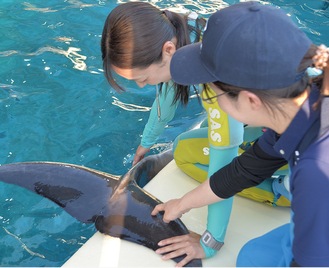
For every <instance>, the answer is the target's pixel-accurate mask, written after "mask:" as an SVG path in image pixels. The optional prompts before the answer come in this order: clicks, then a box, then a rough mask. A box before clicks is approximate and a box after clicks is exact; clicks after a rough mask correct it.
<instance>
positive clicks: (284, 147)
mask: <svg viewBox="0 0 329 268" xmlns="http://www.w3.org/2000/svg"><path fill="white" fill-rule="evenodd" d="M328 58H329V50H328V49H327V48H326V47H325V46H323V45H322V46H316V45H314V44H312V42H311V40H310V39H309V38H307V36H306V35H305V34H304V33H303V32H302V31H301V30H300V29H298V27H297V26H296V25H295V24H294V23H293V22H292V21H291V19H290V18H289V17H288V16H287V15H286V14H285V13H284V12H282V11H281V10H279V9H276V8H273V7H270V6H265V5H262V4H259V3H257V2H244V3H239V4H236V5H232V6H230V7H228V8H224V9H222V10H220V11H218V12H216V13H214V14H213V15H212V16H211V17H210V18H209V21H208V25H207V30H206V31H205V33H204V36H203V40H202V46H201V45H200V44H192V45H188V46H185V47H184V48H181V49H179V50H177V52H176V53H175V54H174V56H173V58H172V61H171V75H172V78H173V80H174V81H175V82H177V83H179V84H183V85H188V84H197V83H210V86H211V88H212V89H213V90H214V91H215V92H216V94H217V97H216V99H217V102H218V104H219V105H220V107H221V108H222V109H223V110H224V111H225V112H227V113H228V114H229V115H230V116H232V117H233V118H235V119H237V120H238V121H241V122H243V123H246V124H250V125H255V126H257V125H258V126H265V127H267V128H268V130H267V131H266V132H265V133H264V134H263V135H262V136H261V137H260V138H259V140H258V141H257V142H255V143H254V144H253V146H252V147H251V148H249V149H248V150H247V151H246V152H245V153H243V154H242V155H240V156H239V157H237V158H235V159H234V160H233V162H232V163H230V164H228V165H226V166H225V167H223V168H221V169H219V170H218V171H217V172H215V173H214V174H213V175H212V176H211V177H210V179H209V180H207V181H205V182H204V183H202V184H201V185H200V186H199V187H197V188H196V189H194V190H192V191H191V192H189V193H187V194H186V195H184V196H183V197H182V198H179V199H174V200H170V201H168V202H166V203H164V204H160V205H158V206H157V207H156V208H155V209H154V211H153V212H152V214H153V215H155V214H157V213H158V212H159V211H164V212H165V213H164V220H165V221H166V222H169V221H171V220H174V219H176V218H178V217H180V216H181V215H182V214H183V213H185V212H187V211H189V210H190V209H192V208H197V207H201V206H205V205H209V204H212V203H215V202H219V201H221V200H225V199H227V198H230V197H232V196H233V195H235V194H236V193H238V192H240V191H242V190H243V189H246V188H248V187H251V186H255V185H257V184H259V183H261V182H262V181H263V180H264V179H265V178H268V177H269V176H271V175H272V173H273V172H274V171H275V170H277V169H278V168H279V167H280V166H282V165H283V164H284V163H285V162H286V161H287V162H288V163H289V167H290V172H291V173H290V193H291V196H292V201H291V212H292V213H291V215H292V216H291V222H290V224H287V225H285V226H281V227H278V228H277V229H275V230H272V231H271V232H269V233H268V234H265V235H264V236H262V237H260V238H256V239H254V240H252V241H250V242H248V243H247V244H246V245H245V246H244V247H243V248H242V250H241V252H240V253H239V256H238V260H237V266H289V265H292V266H296V265H299V266H329V254H328V253H329V208H328V204H329V154H328V152H327V148H329V123H328V112H329V111H328V110H329V108H328V107H329V104H328V96H329V67H328V66H327V65H328ZM314 65H315V66H316V67H318V68H321V69H323V70H324V72H323V76H322V77H318V78H316V79H310V78H309V77H308V75H307V73H306V72H305V71H306V69H307V68H308V67H310V66H314ZM205 90H206V89H205ZM205 93H206V92H205ZM255 159H257V161H255ZM271 168H272V171H271ZM160 245H161V246H164V247H163V248H162V249H160V250H159V251H158V252H159V253H161V254H166V255H165V256H166V257H174V256H173V254H176V252H171V251H172V250H173V247H174V246H175V238H170V239H166V240H164V241H161V243H160ZM186 254H188V255H189V257H190V258H191V259H193V258H200V257H202V254H201V253H200V252H199V251H195V252H186Z"/></svg>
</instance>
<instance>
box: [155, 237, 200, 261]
mask: <svg viewBox="0 0 329 268" xmlns="http://www.w3.org/2000/svg"><path fill="white" fill-rule="evenodd" d="M200 238H201V236H200V235H199V234H196V233H193V232H191V233H190V234H187V235H181V236H175V237H171V238H167V239H164V240H161V241H160V242H159V243H158V245H159V246H161V248H159V249H157V250H156V251H155V252H156V253H157V254H162V255H163V256H162V259H163V260H169V259H171V258H175V257H178V256H181V255H184V254H186V257H185V258H184V259H182V260H181V261H180V262H179V263H177V264H176V267H183V266H184V265H186V264H187V263H188V262H190V261H191V260H193V259H203V258H205V257H206V254H205V252H204V250H203V248H202V246H201V244H200Z"/></svg>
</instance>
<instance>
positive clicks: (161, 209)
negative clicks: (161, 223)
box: [151, 204, 165, 216]
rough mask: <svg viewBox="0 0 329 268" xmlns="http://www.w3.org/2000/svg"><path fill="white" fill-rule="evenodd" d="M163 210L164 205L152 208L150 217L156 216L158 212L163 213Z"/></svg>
mask: <svg viewBox="0 0 329 268" xmlns="http://www.w3.org/2000/svg"><path fill="white" fill-rule="evenodd" d="M164 208H165V204H159V205H156V206H155V207H154V209H153V210H152V212H151V215H152V216H155V215H157V214H158V213H159V212H160V211H163V210H164Z"/></svg>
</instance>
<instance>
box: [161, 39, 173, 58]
mask: <svg viewBox="0 0 329 268" xmlns="http://www.w3.org/2000/svg"><path fill="white" fill-rule="evenodd" d="M175 51H176V45H175V44H174V42H172V41H166V42H165V43H164V44H163V47H162V55H166V56H170V57H171V56H172V55H174V53H175Z"/></svg>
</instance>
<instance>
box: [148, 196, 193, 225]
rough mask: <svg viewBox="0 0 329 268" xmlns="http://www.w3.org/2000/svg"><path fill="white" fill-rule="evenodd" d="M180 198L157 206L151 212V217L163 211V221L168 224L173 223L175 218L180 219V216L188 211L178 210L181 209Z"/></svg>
mask: <svg viewBox="0 0 329 268" xmlns="http://www.w3.org/2000/svg"><path fill="white" fill-rule="evenodd" d="M181 200H182V199H181V198H180V199H171V200H169V201H168V202H165V203H163V204H159V205H157V206H155V208H154V209H153V211H152V212H151V215H152V216H155V215H156V214H158V213H159V212H160V211H164V215H163V221H164V222H166V223H169V222H170V221H174V220H176V219H177V218H180V217H182V215H183V214H184V213H186V212H188V211H189V210H183V209H180V207H181Z"/></svg>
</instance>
